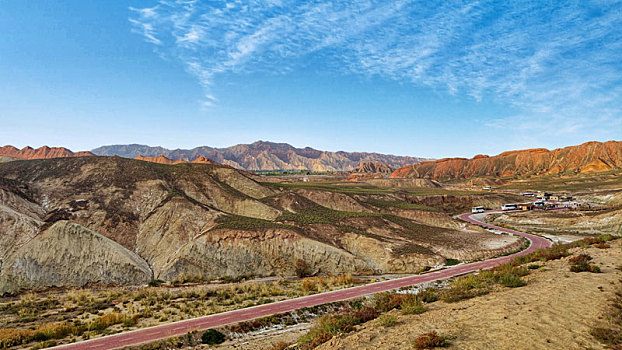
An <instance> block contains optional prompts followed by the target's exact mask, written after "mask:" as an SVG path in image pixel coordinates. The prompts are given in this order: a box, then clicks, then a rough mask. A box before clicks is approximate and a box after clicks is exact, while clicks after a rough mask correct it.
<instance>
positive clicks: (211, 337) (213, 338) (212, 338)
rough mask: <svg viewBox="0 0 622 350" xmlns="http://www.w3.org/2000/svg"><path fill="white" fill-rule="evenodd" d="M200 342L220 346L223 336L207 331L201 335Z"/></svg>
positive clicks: (213, 331) (216, 332)
mask: <svg viewBox="0 0 622 350" xmlns="http://www.w3.org/2000/svg"><path fill="white" fill-rule="evenodd" d="M201 342H202V343H203V344H208V345H216V344H222V343H224V342H225V335H224V334H222V333H221V332H219V331H217V330H215V329H208V330H207V331H205V332H204V333H203V335H201Z"/></svg>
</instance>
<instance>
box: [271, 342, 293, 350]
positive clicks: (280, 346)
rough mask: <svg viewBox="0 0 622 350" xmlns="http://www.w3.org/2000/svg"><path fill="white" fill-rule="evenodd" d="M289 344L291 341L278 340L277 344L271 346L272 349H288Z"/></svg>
mask: <svg viewBox="0 0 622 350" xmlns="http://www.w3.org/2000/svg"><path fill="white" fill-rule="evenodd" d="M288 346H289V343H286V342H284V341H281V342H278V343H276V344H273V345H272V346H271V347H270V350H285V349H287V347H288Z"/></svg>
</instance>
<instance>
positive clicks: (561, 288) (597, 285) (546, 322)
mask: <svg viewBox="0 0 622 350" xmlns="http://www.w3.org/2000/svg"><path fill="white" fill-rule="evenodd" d="M575 251H576V252H577V253H581V252H587V253H588V254H590V255H591V256H593V257H594V260H593V262H594V263H595V264H596V265H598V266H600V268H601V269H602V273H600V274H596V273H589V272H582V273H572V272H570V271H569V269H568V262H567V259H568V258H565V259H562V260H558V261H550V262H547V263H546V264H544V267H542V268H540V269H538V270H535V271H533V272H532V274H531V275H529V276H527V277H526V280H527V281H528V282H529V283H528V285H527V286H525V287H521V288H514V289H505V288H503V289H499V290H497V291H495V292H493V293H491V294H488V295H485V296H482V297H477V298H474V299H470V300H467V301H463V302H458V303H453V304H447V303H443V302H437V303H433V304H431V305H430V310H429V311H428V312H426V313H424V314H421V315H413V316H404V315H401V314H400V313H399V312H397V311H396V310H394V311H392V313H393V314H395V315H397V317H398V319H399V323H398V324H397V325H396V326H394V327H391V328H384V327H381V326H379V325H377V324H376V323H375V321H372V322H369V323H368V324H365V325H364V326H363V327H362V329H361V330H360V331H358V332H356V333H352V334H349V335H344V336H342V337H337V338H334V339H333V340H331V341H329V342H328V343H326V344H324V345H323V346H321V347H319V348H318V349H324V350H327V349H370V350H372V349H373V350H378V349H410V348H412V342H413V339H414V338H415V337H416V336H417V335H419V334H422V333H426V332H430V331H437V332H439V333H441V334H445V335H448V336H450V337H452V338H453V339H452V340H451V346H450V347H449V348H450V349H512V350H516V349H603V346H602V345H601V344H599V343H598V342H597V341H596V340H595V339H594V338H593V337H592V336H590V335H589V330H590V328H591V327H593V326H595V325H597V324H598V323H599V318H601V317H603V315H604V314H605V312H606V309H607V307H608V305H609V302H610V300H612V299H613V298H614V293H615V290H616V288H619V286H620V282H621V278H622V271H620V270H618V269H616V267H618V266H620V264H621V263H622V241H620V240H619V241H615V243H614V244H612V247H611V248H609V249H597V248H589V249H576V250H575Z"/></svg>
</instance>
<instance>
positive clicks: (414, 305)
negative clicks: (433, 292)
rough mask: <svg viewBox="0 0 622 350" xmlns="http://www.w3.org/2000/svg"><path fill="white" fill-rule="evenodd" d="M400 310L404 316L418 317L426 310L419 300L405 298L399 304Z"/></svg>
mask: <svg viewBox="0 0 622 350" xmlns="http://www.w3.org/2000/svg"><path fill="white" fill-rule="evenodd" d="M400 309H402V313H403V314H405V315H419V314H422V313H424V312H426V311H427V310H428V309H427V308H426V307H425V305H423V302H422V301H421V299H419V298H405V299H404V300H403V301H402V303H401V304H400Z"/></svg>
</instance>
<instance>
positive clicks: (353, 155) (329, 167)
mask: <svg viewBox="0 0 622 350" xmlns="http://www.w3.org/2000/svg"><path fill="white" fill-rule="evenodd" d="M92 152H93V153H95V154H97V155H102V156H113V155H118V156H121V157H126V158H136V157H139V156H140V157H142V158H143V159H144V158H151V157H158V156H163V157H166V158H168V159H169V160H170V161H172V159H188V160H190V159H194V160H196V159H199V158H200V157H204V158H206V159H211V160H213V161H215V162H217V163H220V164H225V165H229V166H232V167H234V168H237V169H245V170H250V171H269V170H310V171H317V172H326V171H352V170H354V169H355V168H357V167H359V165H360V164H365V163H383V164H386V165H387V166H388V167H392V168H399V167H403V166H405V165H408V164H416V163H419V162H421V161H422V160H424V159H423V158H416V157H403V156H394V155H387V154H379V153H361V152H328V151H318V150H316V149H313V148H309V147H305V148H295V147H293V146H291V145H288V144H286V143H274V142H265V141H258V142H255V143H252V144H244V145H236V146H232V147H228V148H213V147H207V146H202V147H197V148H193V149H190V150H182V149H176V150H168V149H165V148H162V147H149V146H145V145H114V146H103V147H99V148H96V149H94V150H93V151H92ZM172 162H175V161H172Z"/></svg>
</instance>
